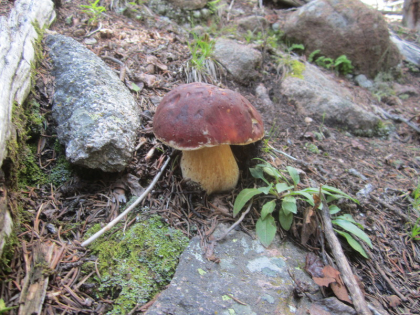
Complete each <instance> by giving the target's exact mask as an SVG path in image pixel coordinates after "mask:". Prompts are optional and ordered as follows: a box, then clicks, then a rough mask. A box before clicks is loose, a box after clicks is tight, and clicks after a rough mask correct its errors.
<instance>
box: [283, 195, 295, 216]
mask: <svg viewBox="0 0 420 315" xmlns="http://www.w3.org/2000/svg"><path fill="white" fill-rule="evenodd" d="M281 208H282V209H283V211H284V212H285V213H286V212H291V213H297V206H296V198H295V197H292V196H286V197H284V198H283V202H282V203H281Z"/></svg>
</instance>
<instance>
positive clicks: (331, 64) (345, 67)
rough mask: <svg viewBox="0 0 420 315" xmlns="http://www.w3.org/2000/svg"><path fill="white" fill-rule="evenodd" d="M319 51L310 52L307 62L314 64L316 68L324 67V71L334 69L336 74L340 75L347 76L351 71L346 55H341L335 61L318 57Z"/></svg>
mask: <svg viewBox="0 0 420 315" xmlns="http://www.w3.org/2000/svg"><path fill="white" fill-rule="evenodd" d="M320 53H321V50H320V49H317V50H314V51H313V52H311V54H310V55H309V56H308V62H315V63H316V64H317V65H318V66H320V67H324V68H326V69H331V68H334V69H335V70H336V71H337V72H339V73H342V74H344V75H346V74H349V73H351V72H352V71H353V68H354V67H353V65H352V64H351V61H350V60H349V59H348V58H347V56H346V55H341V56H339V57H338V58H337V59H335V60H334V59H332V58H328V57H325V56H322V55H321V56H319V57H317V56H318V55H320Z"/></svg>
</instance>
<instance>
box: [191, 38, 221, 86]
mask: <svg viewBox="0 0 420 315" xmlns="http://www.w3.org/2000/svg"><path fill="white" fill-rule="evenodd" d="M192 35H193V37H194V40H193V41H192V42H191V43H189V42H188V43H187V44H188V48H189V49H190V53H191V58H190V60H188V62H187V65H186V67H185V74H186V76H187V82H188V83H190V82H202V81H205V82H207V81H210V82H213V81H217V80H218V77H219V76H220V74H221V73H222V67H221V65H220V64H219V63H218V62H217V61H216V60H214V59H213V58H212V54H213V51H214V41H213V40H211V39H210V37H209V35H208V34H204V35H201V36H197V35H196V34H195V33H192Z"/></svg>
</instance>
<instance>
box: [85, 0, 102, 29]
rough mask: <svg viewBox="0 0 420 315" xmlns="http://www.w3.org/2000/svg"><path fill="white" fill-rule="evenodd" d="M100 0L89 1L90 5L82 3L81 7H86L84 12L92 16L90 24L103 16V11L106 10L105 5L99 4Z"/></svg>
mask: <svg viewBox="0 0 420 315" xmlns="http://www.w3.org/2000/svg"><path fill="white" fill-rule="evenodd" d="M99 1H100V0H96V1H95V2H90V1H89V5H85V4H81V5H80V7H81V8H83V9H84V10H82V12H84V13H86V14H87V15H89V16H90V17H91V18H90V19H89V24H96V22H97V21H98V19H99V18H100V17H101V15H102V13H104V12H105V11H106V8H105V7H103V6H100V5H98V3H99Z"/></svg>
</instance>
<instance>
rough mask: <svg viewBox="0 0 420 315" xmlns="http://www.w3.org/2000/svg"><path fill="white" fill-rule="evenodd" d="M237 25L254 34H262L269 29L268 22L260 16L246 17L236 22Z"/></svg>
mask: <svg viewBox="0 0 420 315" xmlns="http://www.w3.org/2000/svg"><path fill="white" fill-rule="evenodd" d="M238 25H239V27H240V28H242V29H243V30H245V31H248V30H249V31H251V32H253V33H254V34H257V33H258V32H263V31H265V30H267V28H268V27H269V23H268V21H267V20H266V19H265V18H264V17H262V16H257V15H253V16H247V17H244V18H241V19H239V20H238Z"/></svg>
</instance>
